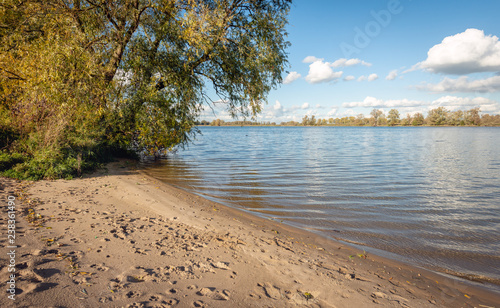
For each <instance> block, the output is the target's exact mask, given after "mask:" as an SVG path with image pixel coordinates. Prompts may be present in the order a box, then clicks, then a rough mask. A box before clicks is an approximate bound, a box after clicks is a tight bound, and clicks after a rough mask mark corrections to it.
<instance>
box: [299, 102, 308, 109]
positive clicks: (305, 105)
mask: <svg viewBox="0 0 500 308" xmlns="http://www.w3.org/2000/svg"><path fill="white" fill-rule="evenodd" d="M308 108H309V103H303V104H302V106H300V109H308Z"/></svg>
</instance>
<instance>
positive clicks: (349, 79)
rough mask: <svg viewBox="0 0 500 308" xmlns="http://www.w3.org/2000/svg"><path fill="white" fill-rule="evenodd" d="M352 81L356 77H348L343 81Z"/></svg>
mask: <svg viewBox="0 0 500 308" xmlns="http://www.w3.org/2000/svg"><path fill="white" fill-rule="evenodd" d="M354 79H356V77H354V76H353V75H349V76H346V77H345V78H344V80H345V81H351V80H354Z"/></svg>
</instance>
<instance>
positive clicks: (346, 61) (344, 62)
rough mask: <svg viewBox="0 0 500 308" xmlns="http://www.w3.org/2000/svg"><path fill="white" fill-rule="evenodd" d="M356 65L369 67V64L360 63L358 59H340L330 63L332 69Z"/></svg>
mask: <svg viewBox="0 0 500 308" xmlns="http://www.w3.org/2000/svg"><path fill="white" fill-rule="evenodd" d="M356 64H361V65H364V66H371V65H372V64H371V63H368V62H365V61H362V60H360V59H346V58H340V59H338V60H335V61H334V62H333V63H332V67H342V66H353V65H356Z"/></svg>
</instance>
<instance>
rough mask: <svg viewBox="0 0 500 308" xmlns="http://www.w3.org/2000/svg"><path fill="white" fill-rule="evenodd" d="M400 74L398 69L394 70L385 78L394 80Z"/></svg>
mask: <svg viewBox="0 0 500 308" xmlns="http://www.w3.org/2000/svg"><path fill="white" fill-rule="evenodd" d="M397 76H398V70H392V71H390V72H389V75H387V77H385V80H394V79H396V77H397Z"/></svg>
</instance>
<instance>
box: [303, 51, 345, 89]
mask: <svg viewBox="0 0 500 308" xmlns="http://www.w3.org/2000/svg"><path fill="white" fill-rule="evenodd" d="M308 58H309V57H308ZM306 59H307V58H306ZM342 74H343V72H342V71H340V72H335V71H334V70H333V69H332V68H331V63H329V62H324V61H323V60H317V61H315V62H313V63H311V64H310V65H309V73H308V74H307V76H306V80H307V82H309V83H313V84H315V83H322V82H328V81H331V80H334V79H338V78H340V77H342Z"/></svg>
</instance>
